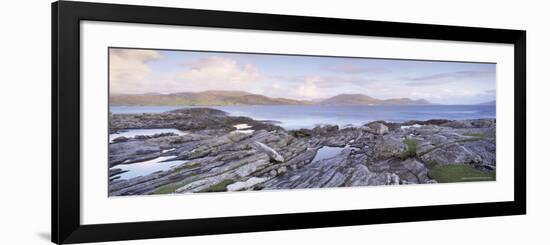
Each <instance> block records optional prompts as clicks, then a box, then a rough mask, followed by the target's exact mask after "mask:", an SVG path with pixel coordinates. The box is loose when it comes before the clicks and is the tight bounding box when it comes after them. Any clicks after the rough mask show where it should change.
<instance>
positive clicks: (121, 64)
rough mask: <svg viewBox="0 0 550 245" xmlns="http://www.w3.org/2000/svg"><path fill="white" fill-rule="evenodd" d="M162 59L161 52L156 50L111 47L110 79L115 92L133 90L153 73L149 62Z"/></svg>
mask: <svg viewBox="0 0 550 245" xmlns="http://www.w3.org/2000/svg"><path fill="white" fill-rule="evenodd" d="M158 59H160V54H159V53H158V52H157V51H154V50H140V49H110V50H109V81H110V86H111V90H112V91H114V92H119V91H127V90H133V89H135V88H136V87H139V86H140V85H143V82H144V81H145V80H146V78H147V77H148V76H149V75H150V74H151V68H150V67H149V65H148V64H147V63H148V62H150V61H153V60H158Z"/></svg>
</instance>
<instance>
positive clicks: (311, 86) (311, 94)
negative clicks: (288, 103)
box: [295, 76, 322, 99]
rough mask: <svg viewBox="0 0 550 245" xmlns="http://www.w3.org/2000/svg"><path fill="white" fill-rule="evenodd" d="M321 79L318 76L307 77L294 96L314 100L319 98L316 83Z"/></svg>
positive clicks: (319, 94)
mask: <svg viewBox="0 0 550 245" xmlns="http://www.w3.org/2000/svg"><path fill="white" fill-rule="evenodd" d="M321 79H322V78H321V77H319V76H311V77H307V78H306V79H305V80H304V83H303V84H302V85H300V86H299V87H298V89H297V90H296V93H295V95H296V96H297V97H300V98H306V99H315V98H319V97H321V92H320V91H319V88H318V87H317V84H316V83H317V82H319V81H320V80H321Z"/></svg>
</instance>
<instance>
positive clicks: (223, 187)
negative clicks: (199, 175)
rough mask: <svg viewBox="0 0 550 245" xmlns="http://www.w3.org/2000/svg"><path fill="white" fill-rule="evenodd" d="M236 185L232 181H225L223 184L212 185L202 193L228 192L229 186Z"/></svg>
mask: <svg viewBox="0 0 550 245" xmlns="http://www.w3.org/2000/svg"><path fill="white" fill-rule="evenodd" d="M233 183H235V181H234V180H232V179H224V180H222V182H220V183H217V184H215V185H212V186H210V187H208V188H206V189H203V190H201V192H222V191H227V186H228V185H230V184H233Z"/></svg>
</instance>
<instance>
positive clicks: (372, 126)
mask: <svg viewBox="0 0 550 245" xmlns="http://www.w3.org/2000/svg"><path fill="white" fill-rule="evenodd" d="M367 126H368V127H367V132H369V133H373V134H378V135H383V134H387V133H388V132H389V129H388V127H387V126H386V125H384V124H382V123H379V122H374V123H369V124H368V125H367Z"/></svg>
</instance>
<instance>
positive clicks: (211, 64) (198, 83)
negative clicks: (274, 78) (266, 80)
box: [177, 56, 262, 90]
mask: <svg viewBox="0 0 550 245" xmlns="http://www.w3.org/2000/svg"><path fill="white" fill-rule="evenodd" d="M188 66H189V68H190V69H189V70H187V71H183V72H180V73H178V74H177V79H179V80H180V83H182V85H183V86H185V87H188V88H193V87H194V88H195V90H208V89H230V90H238V89H242V88H245V87H246V86H247V85H248V84H249V83H251V82H254V81H258V80H260V79H261V78H262V76H261V74H260V72H259V71H258V69H256V67H255V66H254V65H252V64H249V63H248V64H243V65H241V64H239V63H238V62H237V61H235V60H233V59H229V58H226V57H221V56H210V57H207V58H204V59H200V60H198V61H195V62H192V63H189V64H188Z"/></svg>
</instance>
